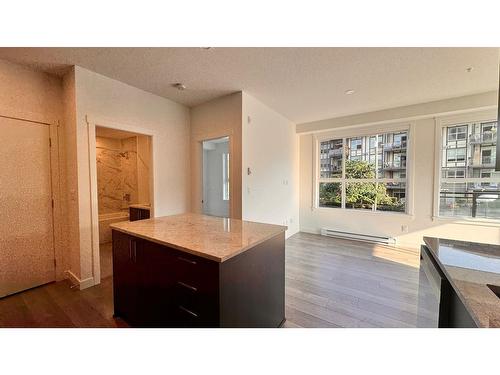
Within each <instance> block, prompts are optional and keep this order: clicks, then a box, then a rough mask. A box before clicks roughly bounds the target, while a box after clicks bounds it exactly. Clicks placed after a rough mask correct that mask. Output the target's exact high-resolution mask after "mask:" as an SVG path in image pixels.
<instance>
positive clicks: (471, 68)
mask: <svg viewBox="0 0 500 375" xmlns="http://www.w3.org/2000/svg"><path fill="white" fill-rule="evenodd" d="M473 70H474V68H473V67H472V66H468V67H467V68H466V69H465V71H466V72H467V73H470V72H472V71H473Z"/></svg>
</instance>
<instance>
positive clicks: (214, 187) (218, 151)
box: [202, 137, 231, 217]
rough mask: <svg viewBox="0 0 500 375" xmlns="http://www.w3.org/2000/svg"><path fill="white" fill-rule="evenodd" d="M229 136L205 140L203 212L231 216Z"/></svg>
mask: <svg viewBox="0 0 500 375" xmlns="http://www.w3.org/2000/svg"><path fill="white" fill-rule="evenodd" d="M230 162H231V161H230V152H229V137H221V138H217V139H210V140H206V141H203V179H202V180H203V182H202V184H203V199H202V203H203V214H205V215H211V216H220V217H229V216H230V212H229V211H230V199H231V197H230V191H231V189H230V175H229V171H230Z"/></svg>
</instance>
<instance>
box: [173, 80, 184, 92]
mask: <svg viewBox="0 0 500 375" xmlns="http://www.w3.org/2000/svg"><path fill="white" fill-rule="evenodd" d="M172 86H173V87H175V88H176V89H177V90H179V91H183V90H185V89H186V86H185V85H184V84H183V83H180V82H179V83H174V84H173V85H172Z"/></svg>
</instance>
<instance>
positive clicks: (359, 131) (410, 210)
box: [311, 122, 415, 217]
mask: <svg viewBox="0 0 500 375" xmlns="http://www.w3.org/2000/svg"><path fill="white" fill-rule="evenodd" d="M414 126H415V122H404V123H386V124H378V125H372V126H366V125H365V126H350V127H343V128H340V129H337V130H332V131H328V132H322V133H316V134H314V135H313V147H312V149H313V150H312V152H313V158H312V160H313V186H312V189H313V192H312V202H311V210H328V211H339V212H345V211H349V212H360V213H363V214H365V213H366V214H374V215H390V216H397V215H403V216H410V217H413V216H414V204H413V180H414V178H413V177H414V163H413V160H414V147H413V146H414V138H415V137H414ZM397 132H407V139H406V177H405V178H373V179H359V180H356V181H354V179H348V178H345V161H346V157H345V154H344V157H343V158H342V176H341V177H340V178H321V177H320V173H321V170H320V169H321V165H320V163H321V161H320V149H321V142H324V141H328V140H332V139H343V142H344V143H343V146H344V147H345V145H346V143H345V142H346V141H347V138H359V137H371V136H375V135H377V136H378V135H381V134H385V133H397ZM377 144H378V137H377ZM325 182H326V183H328V182H340V183H341V186H342V202H341V207H321V206H320V205H319V185H320V183H325ZM348 182H372V183H373V182H375V183H377V182H379V183H380V182H383V183H390V182H402V183H405V184H406V190H405V212H392V211H381V210H377V209H376V208H375V209H374V210H362V209H355V208H349V207H346V202H345V200H346V196H345V192H346V184H347V183H348Z"/></svg>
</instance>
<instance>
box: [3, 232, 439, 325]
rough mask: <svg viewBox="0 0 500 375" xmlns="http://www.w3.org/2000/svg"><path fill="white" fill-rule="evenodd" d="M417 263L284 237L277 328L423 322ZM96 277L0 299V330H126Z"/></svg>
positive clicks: (411, 256) (426, 293)
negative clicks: (79, 286) (282, 316)
mask: <svg viewBox="0 0 500 375" xmlns="http://www.w3.org/2000/svg"><path fill="white" fill-rule="evenodd" d="M418 265H419V257H418V255H417V254H416V252H414V251H408V250H404V249H394V248H387V247H384V246H380V245H374V244H369V243H364V242H358V241H348V240H340V239H334V238H328V237H323V236H319V235H312V234H306V233H298V234H296V235H295V236H293V237H291V238H290V239H288V240H287V242H286V318H287V321H286V323H285V327H332V328H334V327H416V326H431V325H432V324H433V318H432V317H433V316H435V312H434V311H433V309H432V306H433V303H432V302H433V301H432V299H433V297H432V293H431V291H430V289H429V285H428V282H427V280H426V279H425V276H423V274H420V272H419V268H418ZM101 281H102V282H101V284H100V285H97V286H95V287H92V288H88V289H85V290H82V291H79V290H74V289H70V287H69V286H70V285H69V282H67V281H61V282H58V283H51V284H47V285H44V286H41V287H38V288H35V289H31V290H28V291H25V292H22V293H18V294H15V295H13V296H9V297H5V298H3V299H0V327H126V326H127V325H126V324H125V322H123V321H121V320H120V319H114V318H113V298H112V296H113V290H112V278H111V277H108V278H104V279H102V280H101ZM419 285H420V293H419Z"/></svg>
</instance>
